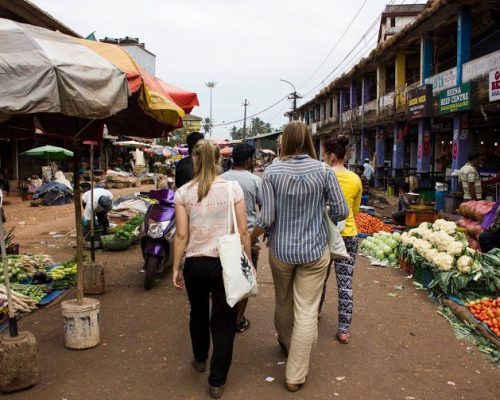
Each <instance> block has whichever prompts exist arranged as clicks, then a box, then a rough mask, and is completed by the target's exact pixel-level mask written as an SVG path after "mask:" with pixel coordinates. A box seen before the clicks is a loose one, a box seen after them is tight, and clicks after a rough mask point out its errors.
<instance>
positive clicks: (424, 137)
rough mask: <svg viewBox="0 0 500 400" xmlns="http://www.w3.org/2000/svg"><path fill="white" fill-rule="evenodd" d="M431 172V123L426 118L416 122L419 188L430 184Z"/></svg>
mask: <svg viewBox="0 0 500 400" xmlns="http://www.w3.org/2000/svg"><path fill="white" fill-rule="evenodd" d="M430 172H431V123H430V120H429V119H428V118H423V119H420V120H418V147H417V175H418V176H419V177H420V182H419V186H421V187H425V186H428V185H429V184H430V176H429V174H430Z"/></svg>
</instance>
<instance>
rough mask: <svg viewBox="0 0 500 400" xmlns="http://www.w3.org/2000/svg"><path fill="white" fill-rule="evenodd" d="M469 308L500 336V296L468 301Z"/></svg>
mask: <svg viewBox="0 0 500 400" xmlns="http://www.w3.org/2000/svg"><path fill="white" fill-rule="evenodd" d="M467 308H468V309H469V311H470V312H471V313H472V315H474V317H476V319H478V320H479V321H481V322H483V323H485V324H486V325H488V328H490V330H491V331H492V332H494V333H495V335H497V336H498V337H500V298H496V299H489V298H484V299H478V300H474V301H471V302H469V303H467Z"/></svg>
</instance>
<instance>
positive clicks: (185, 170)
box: [175, 132, 203, 189]
mask: <svg viewBox="0 0 500 400" xmlns="http://www.w3.org/2000/svg"><path fill="white" fill-rule="evenodd" d="M201 139H203V135H202V134H201V133H200V132H191V133H190V134H189V135H188V136H187V138H186V143H187V145H188V151H189V156H187V157H184V158H183V159H182V160H180V161H179V162H178V163H177V166H176V167H175V186H176V187H177V189H179V188H180V187H181V186H183V185H185V184H186V183H188V182H189V181H190V180H191V179H193V178H194V168H193V159H192V158H191V152H192V151H193V148H194V145H195V144H196V143H198V141H199V140H201Z"/></svg>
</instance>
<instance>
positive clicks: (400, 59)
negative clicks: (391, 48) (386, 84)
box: [394, 50, 406, 110]
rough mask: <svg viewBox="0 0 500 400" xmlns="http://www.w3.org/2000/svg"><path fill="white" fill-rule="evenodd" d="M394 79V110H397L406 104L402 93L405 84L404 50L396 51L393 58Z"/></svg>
mask: <svg viewBox="0 0 500 400" xmlns="http://www.w3.org/2000/svg"><path fill="white" fill-rule="evenodd" d="M394 63H395V68H394V69H395V72H396V74H395V75H396V79H395V82H394V87H395V88H396V110H399V109H400V108H401V107H403V106H404V105H405V104H406V95H405V93H403V91H404V88H405V85H406V54H405V52H404V50H400V51H398V52H397V53H396V57H395V60H394Z"/></svg>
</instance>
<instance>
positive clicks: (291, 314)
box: [269, 247, 330, 384]
mask: <svg viewBox="0 0 500 400" xmlns="http://www.w3.org/2000/svg"><path fill="white" fill-rule="evenodd" d="M269 263H270V265H271V270H272V273H273V280H274V292H275V298H276V308H275V312H274V325H275V327H276V330H277V331H278V336H279V338H280V341H281V342H282V343H283V344H284V345H285V347H286V348H287V349H288V360H287V363H286V382H287V383H291V384H300V383H304V382H305V380H306V377H307V374H308V373H309V359H310V356H311V352H312V349H313V346H314V344H315V343H316V341H317V339H318V308H319V302H320V299H321V293H322V290H323V284H324V282H325V278H326V272H327V269H328V264H329V263H330V251H329V249H328V247H327V249H326V250H325V253H324V254H323V256H322V257H321V258H320V259H318V260H315V261H312V262H309V263H305V264H287V263H285V262H283V261H280V260H278V259H277V258H276V257H274V256H273V255H272V253H269Z"/></svg>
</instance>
